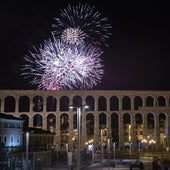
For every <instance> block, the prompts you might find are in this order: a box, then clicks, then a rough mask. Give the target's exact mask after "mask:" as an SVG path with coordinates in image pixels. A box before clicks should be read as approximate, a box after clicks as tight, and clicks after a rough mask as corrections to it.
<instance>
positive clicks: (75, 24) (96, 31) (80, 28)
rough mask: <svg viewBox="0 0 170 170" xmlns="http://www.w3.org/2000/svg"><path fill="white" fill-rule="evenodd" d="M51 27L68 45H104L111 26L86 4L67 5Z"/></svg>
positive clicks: (108, 36)
mask: <svg viewBox="0 0 170 170" xmlns="http://www.w3.org/2000/svg"><path fill="white" fill-rule="evenodd" d="M55 21H56V23H55V24H53V25H52V27H53V28H54V33H55V35H56V36H57V37H58V38H59V39H62V40H63V41H65V42H68V43H70V44H74V43H76V44H82V43H83V42H88V43H92V44H95V45H103V44H104V45H106V46H108V44H107V41H106V40H108V39H109V38H110V35H111V33H110V32H109V31H110V29H111V25H110V24H109V23H108V19H107V18H106V17H102V16H101V13H100V12H98V11H95V9H94V7H91V6H90V5H88V4H81V3H79V4H78V5H77V6H71V5H68V7H67V8H65V9H63V10H61V13H60V17H58V18H55Z"/></svg>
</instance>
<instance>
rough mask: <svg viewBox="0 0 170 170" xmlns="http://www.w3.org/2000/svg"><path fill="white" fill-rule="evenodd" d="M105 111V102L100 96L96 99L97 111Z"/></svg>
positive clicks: (104, 98)
mask: <svg viewBox="0 0 170 170" xmlns="http://www.w3.org/2000/svg"><path fill="white" fill-rule="evenodd" d="M106 110H107V100H106V97H104V96H100V97H99V98H98V111H106Z"/></svg>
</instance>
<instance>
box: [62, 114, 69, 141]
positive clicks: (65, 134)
mask: <svg viewBox="0 0 170 170" xmlns="http://www.w3.org/2000/svg"><path fill="white" fill-rule="evenodd" d="M60 136H61V139H60V142H61V143H65V144H66V143H68V141H69V116H68V114H66V113H63V114H62V115H61V116H60Z"/></svg>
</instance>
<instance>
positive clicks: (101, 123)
mask: <svg viewBox="0 0 170 170" xmlns="http://www.w3.org/2000/svg"><path fill="white" fill-rule="evenodd" d="M104 128H106V114H105V113H100V114H99V129H104Z"/></svg>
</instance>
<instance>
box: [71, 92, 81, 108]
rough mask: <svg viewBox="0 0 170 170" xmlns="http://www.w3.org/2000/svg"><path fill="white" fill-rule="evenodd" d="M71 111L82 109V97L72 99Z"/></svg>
mask: <svg viewBox="0 0 170 170" xmlns="http://www.w3.org/2000/svg"><path fill="white" fill-rule="evenodd" d="M73 107H74V108H73V111H76V110H77V109H76V107H82V97H81V96H78V95H77V96H74V97H73Z"/></svg>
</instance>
